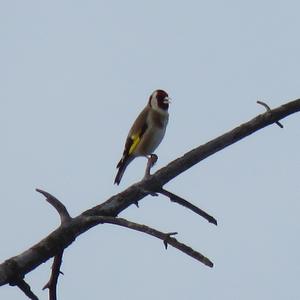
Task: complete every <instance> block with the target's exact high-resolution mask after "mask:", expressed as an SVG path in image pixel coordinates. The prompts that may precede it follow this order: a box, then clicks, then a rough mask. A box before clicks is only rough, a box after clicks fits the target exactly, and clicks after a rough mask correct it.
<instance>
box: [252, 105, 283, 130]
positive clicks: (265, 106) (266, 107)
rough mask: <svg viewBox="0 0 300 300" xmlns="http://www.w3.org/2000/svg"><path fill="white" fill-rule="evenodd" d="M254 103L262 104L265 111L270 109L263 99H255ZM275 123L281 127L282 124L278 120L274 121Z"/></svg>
mask: <svg viewBox="0 0 300 300" xmlns="http://www.w3.org/2000/svg"><path fill="white" fill-rule="evenodd" d="M256 103H258V104H260V105H262V106H263V107H264V108H265V109H266V110H267V111H270V110H271V107H270V106H269V105H268V104H267V103H265V102H263V101H256ZM275 124H277V125H278V126H279V127H280V128H283V125H282V124H281V123H280V122H279V121H276V122H275Z"/></svg>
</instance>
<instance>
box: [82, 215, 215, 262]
mask: <svg viewBox="0 0 300 300" xmlns="http://www.w3.org/2000/svg"><path fill="white" fill-rule="evenodd" d="M86 222H88V223H89V222H92V223H93V222H95V223H98V224H99V223H110V224H115V225H119V226H122V227H126V228H129V229H133V230H136V231H140V232H143V233H146V234H149V235H152V236H154V237H156V238H158V239H160V240H162V241H163V243H164V246H165V248H166V249H167V247H168V245H171V246H173V247H174V248H176V249H178V250H180V251H181V252H183V253H185V254H187V255H188V256H191V257H193V258H194V259H196V260H198V261H200V262H201V263H203V264H205V265H206V266H208V267H213V263H212V262H211V261H210V260H209V259H208V258H207V257H205V256H204V255H202V254H201V253H199V252H197V251H195V250H193V249H192V248H191V247H189V246H187V245H185V244H183V243H181V242H179V241H177V240H176V239H175V238H173V237H172V236H173V235H175V234H177V232H169V233H163V232H161V231H159V230H156V229H154V228H151V227H149V226H146V225H143V224H138V223H134V222H131V221H128V220H126V219H123V218H114V217H103V216H91V217H86Z"/></svg>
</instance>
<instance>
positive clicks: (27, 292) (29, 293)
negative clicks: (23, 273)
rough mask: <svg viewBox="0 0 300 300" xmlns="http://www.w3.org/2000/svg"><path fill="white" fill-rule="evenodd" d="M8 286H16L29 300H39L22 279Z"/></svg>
mask: <svg viewBox="0 0 300 300" xmlns="http://www.w3.org/2000/svg"><path fill="white" fill-rule="evenodd" d="M10 285H12V286H17V287H18V288H19V289H20V290H21V291H22V292H23V293H24V294H25V295H26V296H27V297H28V298H29V299H32V300H39V298H38V297H37V296H36V295H35V294H34V293H33V292H32V291H31V288H30V285H29V284H28V283H27V282H26V281H25V280H24V279H23V278H19V279H17V280H16V281H15V282H13V283H12V282H11V283H10Z"/></svg>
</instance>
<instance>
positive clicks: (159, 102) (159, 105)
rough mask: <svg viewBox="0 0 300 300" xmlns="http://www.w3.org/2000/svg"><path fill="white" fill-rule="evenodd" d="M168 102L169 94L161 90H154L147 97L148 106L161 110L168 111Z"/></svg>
mask: <svg viewBox="0 0 300 300" xmlns="http://www.w3.org/2000/svg"><path fill="white" fill-rule="evenodd" d="M170 102H171V101H170V98H169V95H168V94H167V93H166V92H165V91H163V90H156V91H154V92H153V93H152V94H151V96H150V99H149V105H150V107H151V108H153V109H155V110H157V111H161V112H166V111H168V108H169V103H170Z"/></svg>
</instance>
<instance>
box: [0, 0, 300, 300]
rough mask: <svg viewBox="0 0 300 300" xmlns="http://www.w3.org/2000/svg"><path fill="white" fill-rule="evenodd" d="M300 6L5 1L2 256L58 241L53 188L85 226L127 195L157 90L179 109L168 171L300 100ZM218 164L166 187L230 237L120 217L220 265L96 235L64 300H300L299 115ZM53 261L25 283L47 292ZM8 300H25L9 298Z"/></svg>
mask: <svg viewBox="0 0 300 300" xmlns="http://www.w3.org/2000/svg"><path fill="white" fill-rule="evenodd" d="M299 11H300V4H299V1H258V0H253V1H232V0H228V1H221V0H219V1H171V0H166V1H158V0H152V1H131V0H129V1H96V0H93V1H92V0H86V1H79V0H72V1H71V0H69V1H65V0H59V1H57V0H52V1H37V0H35V1H33V0H26V1H23V0H7V1H5V0H0V39H1V46H0V66H1V67H0V104H1V106H0V107H1V109H0V137H1V147H0V166H1V167H0V181H1V186H0V201H1V202H0V203H1V209H0V228H1V234H0V244H1V247H0V259H1V261H3V260H5V259H7V258H9V257H11V256H14V255H17V254H19V253H21V252H22V251H24V250H26V249H27V248H29V247H30V246H32V245H33V244H34V243H36V242H38V241H40V240H41V239H42V238H43V237H45V236H46V235H47V234H49V233H50V232H51V231H52V230H54V229H55V228H56V227H57V226H58V224H59V218H58V216H57V214H56V212H55V211H54V209H53V208H52V207H50V206H49V205H48V204H47V203H46V201H44V199H43V197H41V195H39V194H38V193H36V192H35V188H42V189H45V190H46V191H48V192H50V193H52V194H53V195H55V196H56V197H58V198H59V199H60V200H61V201H62V202H63V203H64V204H65V205H66V206H67V208H68V209H69V212H70V214H71V215H72V216H76V215H77V214H79V213H81V212H82V211H83V210H85V209H88V208H90V207H92V206H94V205H96V204H99V203H101V202H103V201H105V200H106V199H107V198H108V197H109V196H111V195H113V194H115V193H118V192H120V191H122V190H123V189H125V188H126V187H128V186H129V185H130V184H132V183H134V182H136V181H138V180H139V179H141V177H142V176H143V174H144V168H145V159H143V158H139V159H137V160H135V161H134V162H133V163H132V164H131V165H130V166H129V167H128V169H127V170H126V173H125V175H124V177H123V180H122V182H121V185H120V186H115V185H113V180H114V176H115V174H116V169H115V167H116V163H117V162H118V160H119V159H120V156H121V154H122V150H123V145H124V141H125V138H126V135H127V132H128V129H129V128H130V126H131V123H132V121H133V120H134V118H135V117H136V116H137V114H138V113H139V112H140V110H141V109H142V108H143V107H144V105H145V104H146V102H147V100H148V97H149V95H150V94H151V93H152V91H153V90H155V89H157V88H162V89H165V90H166V91H168V93H169V95H170V97H171V98H172V105H171V107H170V121H169V126H168V128H167V133H166V136H165V139H164V141H163V142H162V144H161V145H160V147H159V148H158V149H157V151H156V153H157V154H158V156H159V161H158V163H157V165H156V167H155V170H157V169H158V168H160V167H162V166H164V165H165V164H167V163H168V162H170V161H171V160H173V159H175V158H176V157H178V156H180V155H183V154H184V153H185V152H186V151H188V150H190V149H192V148H193V147H196V146H198V145H200V144H202V143H205V142H207V141H209V140H210V139H212V138H215V137H217V136H218V135H220V134H222V133H224V132H226V131H228V130H230V129H232V128H234V127H235V126H238V125H240V124H241V123H243V122H245V121H248V120H249V119H251V118H253V117H254V116H256V115H257V114H259V113H261V112H264V108H263V107H262V106H259V105H257V104H256V101H257V100H264V101H266V102H267V103H268V104H269V105H270V106H271V107H277V106H279V105H281V104H283V103H285V102H288V101H290V100H293V99H296V98H298V97H300V79H299V66H300V39H299V30H300V18H299ZM282 123H283V125H284V129H280V128H279V127H278V126H276V125H272V126H269V127H267V128H265V129H263V130H261V131H259V132H258V133H255V134H254V135H252V136H250V137H248V138H246V139H245V140H243V141H241V142H239V143H237V144H235V145H233V146H231V147H229V148H227V149H225V150H223V151H222V152H219V153H217V154H216V155H214V156H212V157H210V158H208V159H206V160H205V161H203V162H201V163H200V164H198V165H197V166H195V167H193V168H192V169H190V170H189V171H187V172H185V173H184V174H182V175H181V176H179V177H177V178H176V179H175V180H173V181H172V182H170V183H169V184H168V185H167V188H168V189H169V190H171V191H173V192H174V193H177V194H178V195H180V196H183V197H185V198H186V199H187V200H189V201H191V202H193V203H194V204H196V205H198V206H199V207H201V208H202V209H205V210H206V211H207V212H209V213H210V214H212V215H213V216H214V217H215V218H216V219H217V220H218V224H219V225H218V226H217V227H216V226H214V225H212V224H209V223H207V222H206V221H205V220H204V219H201V218H200V217H198V216H197V215H194V214H193V213H191V212H190V211H187V210H186V209H184V208H182V207H179V206H177V205H176V204H172V203H170V202H169V201H168V199H166V198H165V197H163V196H159V197H156V198H153V197H147V198H145V199H144V200H142V201H141V202H140V208H139V209H137V208H136V207H135V206H131V207H129V208H128V209H127V210H125V211H124V212H122V214H121V216H122V217H124V218H127V219H129V220H131V221H135V222H140V223H142V224H147V225H149V226H152V227H154V228H156V229H159V230H162V231H165V232H170V231H178V232H179V235H178V236H177V238H178V239H179V240H181V241H183V242H185V243H187V244H188V245H191V246H192V247H194V248H195V249H196V250H198V251H200V252H201V253H203V254H204V255H206V256H207V257H209V258H210V259H211V260H212V261H213V262H214V264H215V266H214V268H213V269H210V268H208V267H206V266H204V265H202V264H200V263H198V262H197V261H195V260H193V259H192V258H190V257H188V256H186V255H184V254H183V253H181V252H179V251H177V250H176V249H172V248H171V247H169V249H168V250H167V251H166V250H164V247H163V244H162V243H161V241H159V240H157V239H155V238H151V237H149V236H145V235H143V234H141V233H137V232H133V231H130V230H128V229H124V228H118V227H114V225H100V226H98V227H96V228H94V229H92V230H90V231H89V232H87V233H86V234H84V235H82V236H81V237H80V238H78V240H76V242H75V243H74V244H73V245H71V246H70V247H69V248H68V249H67V250H66V251H65V255H64V261H63V265H62V271H63V272H64V274H65V276H62V277H60V281H59V289H58V291H59V299H131V300H135V299H139V300H140V299H145V300H150V299H176V300H177V299H178V300H181V299H206V300H208V299H209V300H218V299H223V300H239V299H243V300H253V299H272V300H282V299H289V300H296V299H300V289H299V278H300V265H299V260H300V241H299V231H300V221H299V213H300V201H299V200H300V199H299V196H300V185H299V167H300V160H299V150H300V131H299V128H300V116H299V115H297V114H295V115H293V116H291V117H289V118H287V119H285V120H283V121H282ZM51 262H52V261H49V262H48V263H46V264H44V265H42V266H40V267H38V268H37V269H36V270H35V271H33V272H32V273H30V274H29V275H27V276H26V280H27V281H28V282H29V283H30V284H31V287H32V289H33V290H34V292H36V294H37V295H38V296H39V297H40V299H47V297H48V295H47V292H46V291H42V290H41V288H42V287H43V286H44V284H45V283H46V282H47V280H48V277H49V274H50V267H51ZM0 299H13V300H19V299H25V296H24V295H23V294H22V293H21V292H20V291H19V290H18V289H17V288H13V287H10V286H4V287H0Z"/></svg>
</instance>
